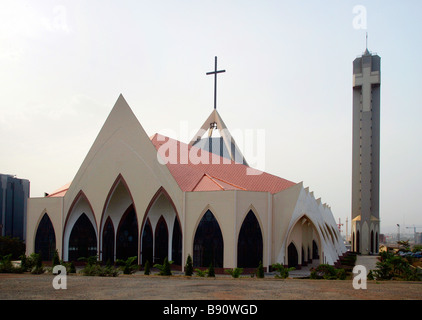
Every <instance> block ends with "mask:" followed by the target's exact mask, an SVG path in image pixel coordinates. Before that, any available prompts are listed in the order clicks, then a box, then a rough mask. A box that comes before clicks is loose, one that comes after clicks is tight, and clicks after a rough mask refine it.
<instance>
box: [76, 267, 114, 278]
mask: <svg viewBox="0 0 422 320" xmlns="http://www.w3.org/2000/svg"><path fill="white" fill-rule="evenodd" d="M81 274H83V275H84V276H92V277H94V276H97V277H117V276H118V275H119V271H118V270H117V269H116V268H114V267H113V266H101V265H99V264H87V265H86V266H85V268H83V269H82V270H81Z"/></svg>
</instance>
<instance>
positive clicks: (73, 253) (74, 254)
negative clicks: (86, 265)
mask: <svg viewBox="0 0 422 320" xmlns="http://www.w3.org/2000/svg"><path fill="white" fill-rule="evenodd" d="M95 255H97V234H96V232H95V229H94V226H93V225H92V223H91V221H90V219H89V218H88V216H87V215H86V213H82V214H81V215H80V216H79V218H78V220H76V222H75V224H74V225H73V228H72V231H71V233H70V237H69V254H68V256H69V261H78V259H79V258H82V257H84V258H88V257H92V256H95Z"/></svg>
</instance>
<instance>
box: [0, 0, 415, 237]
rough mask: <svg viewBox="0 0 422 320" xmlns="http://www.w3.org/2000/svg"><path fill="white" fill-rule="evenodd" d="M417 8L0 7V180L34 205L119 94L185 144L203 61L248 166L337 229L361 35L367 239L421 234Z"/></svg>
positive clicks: (85, 146) (193, 122)
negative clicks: (372, 106)
mask: <svg viewBox="0 0 422 320" xmlns="http://www.w3.org/2000/svg"><path fill="white" fill-rule="evenodd" d="M363 9H365V10H363ZM365 11H366V20H365V19H364V18H365V15H364V13H365ZM421 12H422V1H420V0H415V1H400V2H397V1H387V0H382V1H381V0H380V1H363V0H362V1H354V0H353V1H338V0H332V1H328V0H327V1H315V0H312V1H281V0H277V1H265V0H264V1H256V0H255V1H246V0H243V1H240V0H239V1H234V0H224V1H215V0H214V1H208V0H201V1H198V0H197V1H193V0H190V1H189V0H186V1H177V0H166V1H162V0H154V1H139V0H136V1H105V0H101V1H94V0H89V1H87V0H84V1H78V0H72V1H59V0H55V1H53V0H51V1H41V0H37V1H18V0H11V1H6V0H0V150H1V151H0V152H1V157H0V172H1V173H7V174H15V175H17V176H18V177H20V178H25V179H29V180H30V181H31V196H34V197H38V196H43V194H44V192H52V191H54V190H55V189H57V188H59V187H60V186H62V185H64V184H66V183H67V182H70V181H71V180H72V179H73V177H74V175H75V174H76V172H77V170H78V168H79V166H80V165H81V163H82V161H83V159H84V157H85V155H86V154H87V152H88V150H89V148H90V147H91V145H92V143H93V141H94V139H95V138H96V135H97V134H98V132H99V130H100V129H101V126H102V125H103V123H104V121H105V119H106V118H107V115H108V113H109V112H110V110H111V108H112V107H113V105H114V103H115V101H116V100H117V98H118V96H119V94H120V93H122V94H123V95H124V97H125V98H126V100H127V102H128V103H129V105H130V106H131V108H132V110H133V111H134V113H135V114H136V116H137V117H138V119H139V121H140V122H141V124H142V126H143V127H144V129H145V131H146V132H147V133H148V135H153V134H154V133H156V132H160V133H163V134H168V135H171V136H172V137H173V138H177V139H180V140H182V141H184V142H188V141H189V140H190V138H191V137H192V136H193V134H194V133H195V131H196V130H197V129H199V127H200V126H201V125H202V123H203V122H204V121H205V119H206V117H207V116H208V115H209V114H210V113H211V111H212V108H213V77H211V76H206V75H205V73H206V72H208V71H212V70H213V68H214V56H218V62H219V67H221V68H222V69H226V71H227V72H226V73H224V74H222V75H220V76H219V80H218V111H219V113H220V115H221V116H222V118H223V119H224V121H225V123H226V125H227V126H228V128H229V129H230V130H232V131H234V132H238V133H239V132H240V135H241V134H242V131H240V130H252V131H253V132H262V131H264V132H265V141H266V142H265V167H264V168H262V169H265V171H267V172H269V173H272V174H275V175H277V176H280V177H283V178H286V179H289V180H291V181H294V182H301V181H303V182H304V185H305V186H309V187H310V190H312V191H314V194H315V196H316V198H319V197H321V198H322V202H323V203H327V204H329V205H330V206H331V207H332V211H333V214H334V217H335V218H336V220H337V221H338V219H339V218H341V220H342V222H343V223H345V220H346V218H347V217H349V222H350V212H351V169H352V163H351V158H352V157H351V156H352V154H351V152H352V61H353V60H354V59H355V58H356V57H357V56H359V55H361V54H362V52H363V51H364V50H365V33H366V32H368V33H369V50H371V51H372V52H376V53H378V54H379V55H380V56H381V59H382V61H381V63H382V65H381V70H382V71H381V74H382V80H381V81H382V85H381V191H380V192H381V194H380V196H381V203H380V207H381V213H380V215H381V232H389V231H395V230H396V227H395V226H396V224H397V223H399V224H401V225H402V226H403V225H404V224H405V225H407V226H412V225H417V226H422V209H421V201H420V197H421V195H420V192H421V189H422V188H421V185H420V181H422V169H421V163H422V147H421V146H422V129H421V125H420V121H421V119H422V86H421V84H422V80H421V74H422V62H421V61H422V59H421V58H420V53H421V52H422V41H421V39H422V34H421V33H422V20H421V19H420V13H421ZM365 24H366V26H365ZM365 27H366V29H365ZM186 127H187V128H188V131H189V132H191V133H190V135H191V136H190V135H189V133H188V134H186V132H185V131H186ZM183 130H185V131H183ZM260 130H261V131H260ZM172 132H173V133H174V134H172ZM234 136H235V138H236V139H237V140H242V138H243V137H239V135H237V136H236V134H234ZM240 148H241V149H242V145H240ZM247 160H248V159H247ZM249 162H251V161H249ZM261 167H262V166H261ZM349 226H350V223H349ZM411 231H412V230H406V229H402V232H409V233H410V232H411ZM419 231H422V229H420V230H419Z"/></svg>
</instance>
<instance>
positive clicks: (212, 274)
mask: <svg viewBox="0 0 422 320" xmlns="http://www.w3.org/2000/svg"><path fill="white" fill-rule="evenodd" d="M208 277H212V278H215V270H214V265H213V264H212V262H211V264H210V267H209V268H208Z"/></svg>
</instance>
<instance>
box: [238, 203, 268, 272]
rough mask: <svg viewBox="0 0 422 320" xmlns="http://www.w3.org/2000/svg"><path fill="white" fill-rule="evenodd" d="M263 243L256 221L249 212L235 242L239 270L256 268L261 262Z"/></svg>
mask: <svg viewBox="0 0 422 320" xmlns="http://www.w3.org/2000/svg"><path fill="white" fill-rule="evenodd" d="M262 252H263V241H262V232H261V228H260V226H259V222H258V219H257V218H256V216H255V214H254V213H253V211H252V210H250V211H249V213H248V214H247V216H246V218H245V220H244V221H243V224H242V227H241V229H240V233H239V239H238V242H237V266H238V267H239V268H257V267H258V265H259V262H262Z"/></svg>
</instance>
